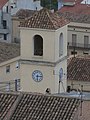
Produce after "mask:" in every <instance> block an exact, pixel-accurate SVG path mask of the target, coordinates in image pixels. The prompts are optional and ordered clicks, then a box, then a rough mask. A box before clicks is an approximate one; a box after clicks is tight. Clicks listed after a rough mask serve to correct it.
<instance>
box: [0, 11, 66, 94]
mask: <svg viewBox="0 0 90 120" xmlns="http://www.w3.org/2000/svg"><path fill="white" fill-rule="evenodd" d="M67 24H68V21H67V20H66V19H64V18H63V17H59V16H58V15H57V14H55V13H52V12H51V11H49V10H47V9H42V10H40V11H39V12H36V13H35V14H33V15H32V17H30V18H28V19H26V20H25V21H23V22H22V23H21V24H20V39H21V42H20V54H17V56H13V57H12V58H13V59H12V60H11V59H10V60H9V59H8V62H7V61H6V62H3V64H2V63H1V65H0V69H2V67H3V69H2V71H5V68H6V67H7V66H9V69H11V70H9V72H8V73H5V72H2V73H3V74H1V75H0V76H1V78H3V79H2V81H7V78H8V81H9V80H15V79H16V78H18V79H20V86H21V91H27V92H39V93H51V94H53V93H60V92H66V89H67V80H66V79H67ZM12 55H13V54H12ZM17 62H18V68H17V70H16V69H15V68H14V67H16V66H15V65H16V64H17ZM12 64H13V65H12ZM15 75H16V76H15ZM7 76H8V77H7ZM9 78H10V79H9Z"/></svg>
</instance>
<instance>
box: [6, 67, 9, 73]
mask: <svg viewBox="0 0 90 120" xmlns="http://www.w3.org/2000/svg"><path fill="white" fill-rule="evenodd" d="M6 73H10V65H8V66H6Z"/></svg>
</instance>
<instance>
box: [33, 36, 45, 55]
mask: <svg viewBox="0 0 90 120" xmlns="http://www.w3.org/2000/svg"><path fill="white" fill-rule="evenodd" d="M34 55H37V56H43V38H42V37H41V36H40V35H35V36H34Z"/></svg>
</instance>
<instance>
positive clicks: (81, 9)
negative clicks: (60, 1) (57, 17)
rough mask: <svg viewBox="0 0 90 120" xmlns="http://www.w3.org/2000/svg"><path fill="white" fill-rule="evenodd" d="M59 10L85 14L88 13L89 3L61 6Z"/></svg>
mask: <svg viewBox="0 0 90 120" xmlns="http://www.w3.org/2000/svg"><path fill="white" fill-rule="evenodd" d="M59 12H62V13H64V12H70V13H77V14H87V15H90V5H87V4H76V5H74V6H71V7H70V6H63V7H62V8H61V9H60V10H59Z"/></svg>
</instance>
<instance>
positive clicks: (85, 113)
mask: <svg viewBox="0 0 90 120" xmlns="http://www.w3.org/2000/svg"><path fill="white" fill-rule="evenodd" d="M81 113H82V114H81V115H80V116H79V117H78V119H79V120H90V100H89V101H83V103H82V109H81Z"/></svg>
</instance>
